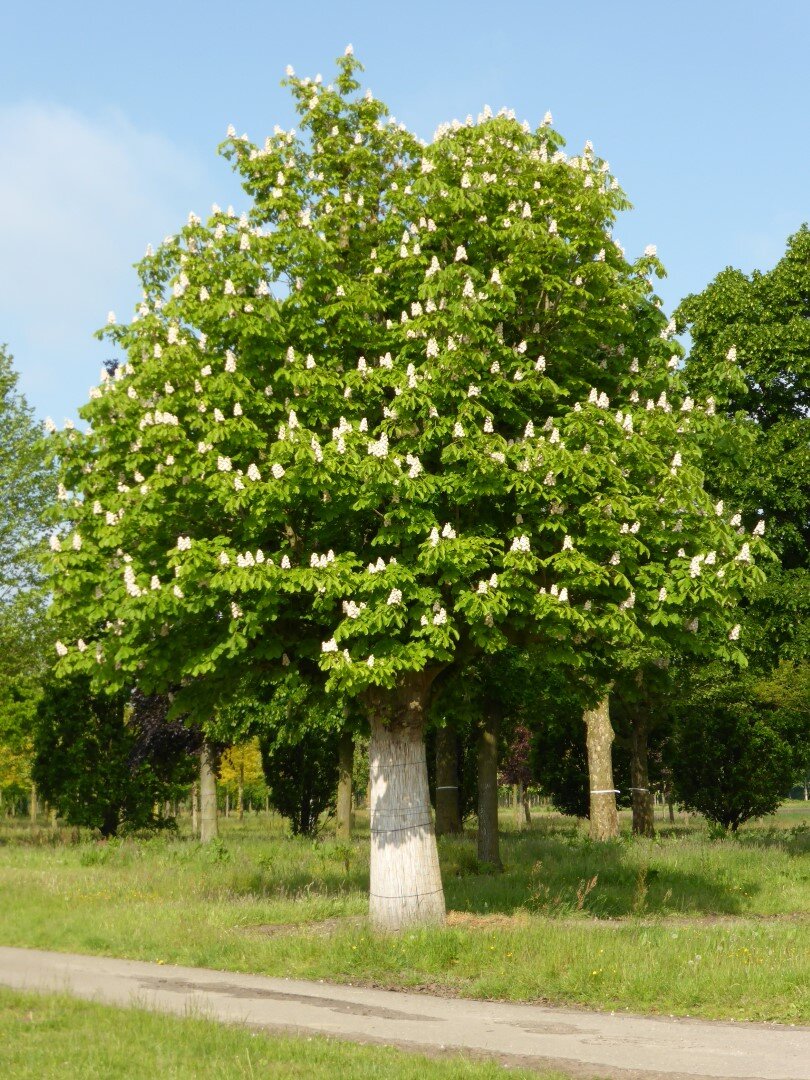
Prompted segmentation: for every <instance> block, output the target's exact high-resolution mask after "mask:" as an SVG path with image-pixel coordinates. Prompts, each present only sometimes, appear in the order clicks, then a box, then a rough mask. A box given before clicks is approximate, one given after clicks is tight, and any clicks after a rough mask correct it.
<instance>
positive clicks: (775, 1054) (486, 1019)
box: [0, 947, 810, 1080]
mask: <svg viewBox="0 0 810 1080" xmlns="http://www.w3.org/2000/svg"><path fill="white" fill-rule="evenodd" d="M0 985H3V986H8V987H13V988H16V989H26V990H36V991H43V992H44V991H58V992H63V993H64V992H66V993H69V994H72V995H74V996H76V997H80V998H85V999H87V1000H89V1001H98V1002H104V1003H107V1004H113V1005H135V1006H138V1007H141V1008H147V1009H152V1010H156V1011H161V1012H169V1013H177V1014H179V1015H181V1016H182V1015H196V1016H206V1017H210V1018H211V1019H216V1020H221V1021H224V1022H226V1023H238V1024H246V1025H249V1026H250V1027H252V1028H262V1029H266V1030H274V1031H278V1030H284V1031H292V1032H297V1033H303V1034H308V1035H311V1034H318V1035H327V1036H331V1037H333V1038H337V1039H348V1040H351V1041H354V1042H377V1043H386V1044H389V1045H394V1046H399V1047H402V1048H405V1049H409V1050H418V1051H421V1052H424V1053H428V1054H443V1053H448V1052H462V1053H466V1054H470V1055H473V1056H476V1057H488V1058H493V1059H495V1060H497V1061H499V1062H502V1063H503V1064H504V1065H522V1066H524V1067H532V1066H535V1067H538V1068H540V1067H546V1068H558V1069H560V1070H562V1071H565V1072H567V1073H569V1074H570V1075H571V1076H573V1077H600V1078H602V1077H606V1078H608V1077H609V1078H616V1080H663V1078H666V1080H685V1078H687V1077H688V1078H689V1080H698V1078H699V1080H707V1078H709V1077H711V1078H718V1077H720V1078H725V1080H732V1078H733V1080H742V1078H745V1080H810V1028H806V1027H801V1028H799V1027H796V1028H794V1027H784V1026H780V1025H768V1024H743V1023H739V1024H738V1023H715V1022H710V1021H702V1020H685V1019H664V1018H658V1017H640V1016H629V1015H627V1014H626V1013H622V1014H615V1015H614V1014H610V1013H598V1012H586V1011H584V1010H579V1009H568V1008H547V1007H545V1006H539V1005H512V1004H507V1003H504V1002H485V1001H469V1000H465V999H460V998H440V997H431V996H428V995H426V994H408V993H399V992H397V991H391V990H369V989H364V988H362V987H354V986H333V985H331V984H327V983H321V982H318V983H313V982H302V981H297V980H293V979H271V978H266V977H264V976H260V975H239V974H235V973H233V972H225V971H211V970H208V969H205V968H185V967H171V966H168V965H159V964H148V963H142V962H141V961H136V960H115V959H111V958H109V957H102V956H75V955H71V954H68V953H52V952H40V951H37V950H33V949H10V948H2V947H0Z"/></svg>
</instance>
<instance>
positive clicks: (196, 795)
mask: <svg viewBox="0 0 810 1080" xmlns="http://www.w3.org/2000/svg"><path fill="white" fill-rule="evenodd" d="M199 833H200V792H199V789H198V787H197V784H196V781H195V783H193V784H192V785H191V835H192V836H193V837H194V838H195V839H196V838H197V836H199Z"/></svg>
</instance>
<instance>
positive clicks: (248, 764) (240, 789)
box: [219, 738, 267, 821]
mask: <svg viewBox="0 0 810 1080" xmlns="http://www.w3.org/2000/svg"><path fill="white" fill-rule="evenodd" d="M219 777H220V780H221V781H222V783H223V784H225V785H226V786H227V788H228V791H229V793H230V794H231V795H232V796H233V799H232V801H233V805H234V806H235V808H236V813H237V815H238V817H239V820H240V821H241V820H242V819H243V817H244V814H245V801H246V800H248V801H249V802H251V803H252V804H253V805H254V806H257V805H260V804H261V803H263V802H264V797H265V795H266V793H267V787H266V785H265V782H264V770H263V767H262V756H261V750H260V748H259V743H258V740H257V739H255V738H253V739H251V740H250V741H248V742H243V743H239V744H238V745H237V746H231V747H229V748H228V749H227V750H226V751H225V752H224V754H223V755H222V759H221V761H220V764H219Z"/></svg>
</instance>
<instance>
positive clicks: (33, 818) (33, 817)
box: [29, 783, 39, 825]
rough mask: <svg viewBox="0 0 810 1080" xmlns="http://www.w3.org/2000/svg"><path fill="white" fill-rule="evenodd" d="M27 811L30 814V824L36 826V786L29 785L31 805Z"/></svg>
mask: <svg viewBox="0 0 810 1080" xmlns="http://www.w3.org/2000/svg"><path fill="white" fill-rule="evenodd" d="M29 810H30V812H31V824H32V825H36V823H37V814H38V813H39V807H38V805H37V785H36V784H33V783H32V784H31V804H30V806H29Z"/></svg>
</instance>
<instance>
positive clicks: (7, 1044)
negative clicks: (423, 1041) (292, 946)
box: [0, 990, 565, 1080]
mask: <svg viewBox="0 0 810 1080" xmlns="http://www.w3.org/2000/svg"><path fill="white" fill-rule="evenodd" d="M336 1075H343V1076H350V1077H351V1078H352V1080H494V1078H495V1077H502V1076H503V1075H504V1069H503V1067H502V1066H500V1065H497V1064H495V1063H489V1062H484V1063H481V1062H473V1061H469V1060H465V1059H464V1058H461V1057H458V1056H453V1057H451V1058H450V1057H448V1058H445V1059H430V1058H427V1057H423V1056H422V1055H420V1054H412V1053H405V1052H403V1051H400V1050H393V1049H389V1048H387V1047H377V1046H353V1045H352V1044H350V1043H344V1042H335V1041H333V1040H329V1039H324V1038H318V1037H313V1038H306V1037H301V1036H292V1035H266V1034H264V1033H261V1034H259V1033H256V1032H252V1031H249V1030H246V1029H244V1028H239V1027H229V1026H227V1025H225V1024H220V1023H217V1022H216V1021H213V1020H205V1019H202V1018H183V1019H180V1018H178V1017H173V1016H162V1015H159V1014H157V1013H149V1012H145V1011H142V1010H140V1009H127V1010H124V1009H117V1008H113V1007H111V1006H104V1005H95V1004H89V1003H87V1002H82V1001H76V1000H73V999H71V998H67V997H59V996H47V997H40V996H38V995H35V994H22V993H16V992H13V991H10V990H0V1076H8V1077H12V1076H13V1077H14V1078H15V1080H56V1078H59V1080H71V1078H73V1077H81V1080H93V1078H98V1080H108V1078H109V1077H115V1078H116V1080H154V1078H155V1077H158V1076H159V1077H160V1078H161V1080H198V1078H199V1077H200V1076H205V1077H206V1080H217V1078H221V1080H226V1078H227V1080H233V1078H238V1077H245V1078H251V1080H252V1078H253V1077H257V1076H261V1077H266V1078H272V1077H277V1078H279V1080H282V1078H283V1080H296V1078H299V1080H334V1077H335V1076H336ZM508 1075H509V1076H510V1077H514V1078H515V1080H529V1078H530V1077H531V1078H533V1080H538V1077H539V1078H540V1080H565V1077H564V1076H563V1074H562V1073H558V1072H553V1073H552V1072H543V1073H536V1072H527V1071H525V1070H523V1069H520V1070H515V1071H510V1072H509V1074H508Z"/></svg>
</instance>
